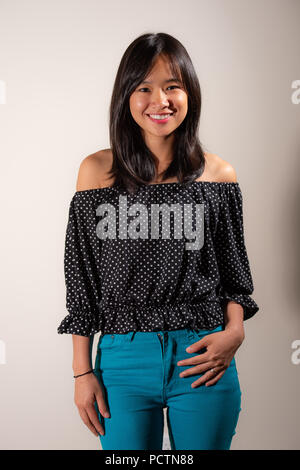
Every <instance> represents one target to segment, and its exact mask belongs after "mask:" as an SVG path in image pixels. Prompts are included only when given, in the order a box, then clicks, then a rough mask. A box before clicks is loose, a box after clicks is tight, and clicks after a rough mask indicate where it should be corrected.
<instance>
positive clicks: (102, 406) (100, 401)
mask: <svg viewBox="0 0 300 470" xmlns="http://www.w3.org/2000/svg"><path fill="white" fill-rule="evenodd" d="M96 406H97V408H98V410H99V413H101V414H102V416H103V417H104V418H110V412H109V409H108V406H107V404H106V402H105V400H104V398H103V395H102V393H98V394H97V395H96Z"/></svg>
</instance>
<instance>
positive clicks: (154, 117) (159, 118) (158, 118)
mask: <svg viewBox="0 0 300 470" xmlns="http://www.w3.org/2000/svg"><path fill="white" fill-rule="evenodd" d="M174 114H175V113H172V114H161V115H159V114H147V116H148V118H149V119H151V121H153V122H156V123H158V124H163V123H165V122H168V121H169V119H171V117H172V116H173V115H174Z"/></svg>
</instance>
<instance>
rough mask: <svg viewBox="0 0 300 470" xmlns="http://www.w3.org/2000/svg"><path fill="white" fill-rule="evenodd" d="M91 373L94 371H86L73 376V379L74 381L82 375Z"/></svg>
mask: <svg viewBox="0 0 300 470" xmlns="http://www.w3.org/2000/svg"><path fill="white" fill-rule="evenodd" d="M91 372H94V369H91V370H88V371H87V372H85V373H84V374H79V375H73V377H74V379H77V377H81V376H82V375H86V374H90V373H91Z"/></svg>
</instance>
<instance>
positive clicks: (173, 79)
mask: <svg viewBox="0 0 300 470" xmlns="http://www.w3.org/2000/svg"><path fill="white" fill-rule="evenodd" d="M170 82H177V83H182V82H181V80H179V79H178V78H175V77H172V78H168V80H165V83H170ZM143 83H152V82H151V81H148V80H144V81H142V82H141V84H143Z"/></svg>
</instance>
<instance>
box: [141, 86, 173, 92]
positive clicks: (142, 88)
mask: <svg viewBox="0 0 300 470" xmlns="http://www.w3.org/2000/svg"><path fill="white" fill-rule="evenodd" d="M168 88H180V87H179V86H177V85H170V86H168ZM142 90H149V88H145V87H144V88H140V89H139V90H138V91H142Z"/></svg>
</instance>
